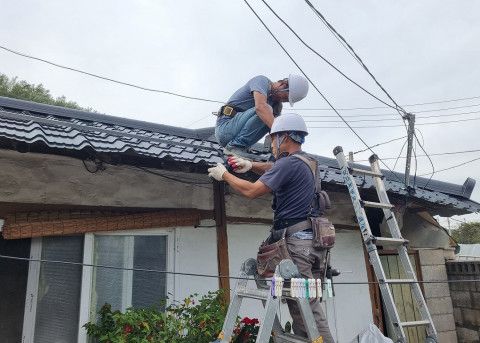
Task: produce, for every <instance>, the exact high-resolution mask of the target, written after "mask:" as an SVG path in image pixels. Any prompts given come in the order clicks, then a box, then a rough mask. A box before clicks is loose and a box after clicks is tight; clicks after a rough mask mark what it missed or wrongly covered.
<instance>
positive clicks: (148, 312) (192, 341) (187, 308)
mask: <svg viewBox="0 0 480 343" xmlns="http://www.w3.org/2000/svg"><path fill="white" fill-rule="evenodd" d="M196 298H197V295H196V294H195V295H192V296H189V297H188V298H186V299H185V300H184V301H183V302H182V303H179V304H173V305H170V306H168V307H167V308H166V309H165V311H164V312H162V311H159V310H157V309H154V308H150V309H134V308H129V309H127V310H126V312H125V313H122V312H120V311H113V312H112V308H111V306H110V305H108V304H105V305H104V306H103V307H102V309H101V310H100V312H99V314H100V320H99V322H98V324H96V323H92V322H90V323H87V324H85V325H84V327H85V328H86V329H87V333H88V335H89V336H92V337H95V338H96V339H97V340H98V342H100V343H148V342H169V343H200V342H202V343H203V342H211V341H214V340H215V339H216V337H217V335H218V334H219V332H220V331H221V329H222V326H223V320H224V318H225V315H226V313H227V309H228V304H226V303H225V298H224V293H223V292H222V291H218V292H209V293H208V294H207V295H204V296H202V297H201V298H200V299H198V300H196Z"/></svg>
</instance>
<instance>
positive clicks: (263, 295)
mask: <svg viewBox="0 0 480 343" xmlns="http://www.w3.org/2000/svg"><path fill="white" fill-rule="evenodd" d="M269 293H270V291H269V290H268V291H266V290H264V291H263V290H259V289H242V290H238V291H237V295H238V296H239V297H243V298H251V299H258V300H267V298H268V295H269Z"/></svg>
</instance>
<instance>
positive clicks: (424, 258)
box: [418, 249, 457, 343]
mask: <svg viewBox="0 0 480 343" xmlns="http://www.w3.org/2000/svg"><path fill="white" fill-rule="evenodd" d="M418 253H419V258H420V266H421V272H422V276H423V281H438V280H445V281H446V280H447V279H448V277H447V270H446V266H445V250H444V249H419V250H418ZM423 290H424V294H425V300H426V302H427V306H428V309H429V310H430V314H431V316H432V319H433V323H434V325H435V328H436V329H437V332H438V338H439V342H440V343H456V342H457V333H456V330H455V320H454V310H453V304H452V299H451V297H450V289H449V287H448V284H447V283H424V284H423Z"/></svg>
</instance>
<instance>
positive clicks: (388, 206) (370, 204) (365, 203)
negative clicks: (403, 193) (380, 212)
mask: <svg viewBox="0 0 480 343" xmlns="http://www.w3.org/2000/svg"><path fill="white" fill-rule="evenodd" d="M360 204H361V205H362V206H366V207H375V208H386V209H392V208H393V207H394V205H392V204H386V203H383V202H372V201H365V200H362V201H361V202H360Z"/></svg>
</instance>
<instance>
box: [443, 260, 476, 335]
mask: <svg viewBox="0 0 480 343" xmlns="http://www.w3.org/2000/svg"><path fill="white" fill-rule="evenodd" d="M446 268H447V274H448V279H449V280H474V279H475V280H478V279H480V261H449V262H447V263H446ZM449 285H450V293H451V296H452V302H453V311H454V317H455V325H456V327H457V334H458V341H459V342H480V282H456V283H454V282H452V283H450V284H449Z"/></svg>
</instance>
